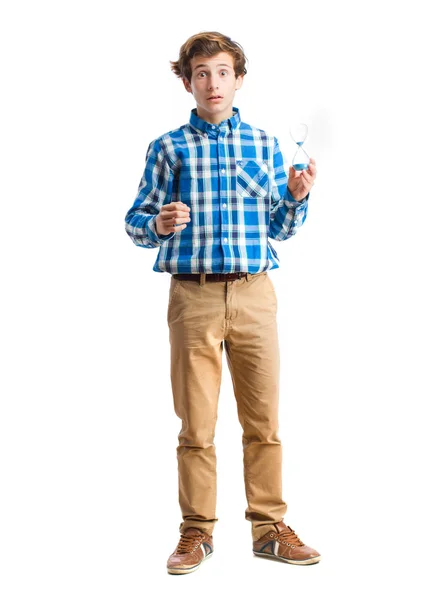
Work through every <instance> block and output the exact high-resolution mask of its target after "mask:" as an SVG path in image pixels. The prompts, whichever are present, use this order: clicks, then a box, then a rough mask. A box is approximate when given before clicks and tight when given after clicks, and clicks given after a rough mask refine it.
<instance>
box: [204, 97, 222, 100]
mask: <svg viewBox="0 0 435 600" xmlns="http://www.w3.org/2000/svg"><path fill="white" fill-rule="evenodd" d="M207 100H222V96H210V97H209V98H207Z"/></svg>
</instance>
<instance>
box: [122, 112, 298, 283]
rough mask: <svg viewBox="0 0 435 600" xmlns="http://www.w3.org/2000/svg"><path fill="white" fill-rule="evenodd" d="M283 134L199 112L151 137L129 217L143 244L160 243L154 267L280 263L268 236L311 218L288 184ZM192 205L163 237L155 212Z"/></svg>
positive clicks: (208, 269) (282, 234) (236, 117)
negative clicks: (179, 225)
mask: <svg viewBox="0 0 435 600" xmlns="http://www.w3.org/2000/svg"><path fill="white" fill-rule="evenodd" d="M287 179H288V175H287V173H286V171H285V169H284V164H283V157H282V154H281V151H280V149H279V145H278V140H277V139H276V138H275V137H273V136H271V135H268V134H267V133H265V132H264V131H262V130H261V129H257V128H255V127H251V126H250V125H248V124H247V123H243V122H242V121H241V120H240V113H239V109H238V108H236V107H233V116H232V117H231V118H229V119H225V120H224V121H222V122H221V123H219V125H213V124H211V123H208V122H206V121H204V120H203V119H201V118H200V117H198V114H197V111H196V108H195V109H193V110H192V111H191V116H190V121H189V123H187V124H186V125H183V126H181V127H180V128H178V129H174V130H173V131H169V132H168V133H165V134H164V135H162V136H160V137H159V138H157V139H155V140H154V141H152V142H151V143H150V145H149V147H148V151H147V155H146V164H145V170H144V173H143V176H142V179H141V181H140V184H139V189H138V193H137V196H136V199H135V201H134V204H133V206H132V207H131V208H130V210H129V211H128V212H127V215H126V217H125V227H126V231H127V233H128V235H129V236H130V237H131V239H132V240H133V242H134V243H135V244H136V245H137V246H141V247H143V248H159V253H158V256H157V260H156V262H155V264H154V266H153V270H154V271H158V272H169V273H201V272H204V273H229V272H237V271H243V272H249V273H259V272H261V271H266V270H271V269H276V268H278V267H279V258H278V255H277V253H276V251H275V249H274V248H273V246H272V245H271V243H270V242H269V240H268V238H271V239H273V240H277V241H282V240H286V239H287V238H289V237H291V236H292V235H294V234H295V233H296V231H297V229H298V228H299V227H300V226H301V225H302V224H303V223H304V221H305V218H306V215H307V209H308V198H309V194H308V195H307V196H306V198H304V199H303V200H302V201H301V202H297V201H296V200H294V198H293V197H292V195H291V194H290V191H289V190H288V188H287ZM177 201H181V202H184V203H185V204H187V205H188V206H189V207H190V215H189V216H190V218H191V221H190V222H189V223H187V227H186V228H185V229H183V230H182V231H177V232H173V233H170V234H169V235H158V234H157V232H156V216H157V215H158V213H159V211H160V208H161V207H162V205H164V204H168V203H169V202H177Z"/></svg>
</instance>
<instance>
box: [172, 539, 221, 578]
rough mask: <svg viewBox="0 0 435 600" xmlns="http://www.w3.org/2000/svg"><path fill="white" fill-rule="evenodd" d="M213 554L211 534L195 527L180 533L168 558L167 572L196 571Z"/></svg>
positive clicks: (177, 573)
mask: <svg viewBox="0 0 435 600" xmlns="http://www.w3.org/2000/svg"><path fill="white" fill-rule="evenodd" d="M212 554H213V536H212V535H208V534H207V533H205V532H204V531H201V530H200V529H197V528H196V527H189V528H188V529H186V530H185V531H183V532H182V533H181V536H180V541H179V542H178V546H177V547H176V549H175V550H174V552H173V553H172V554H171V556H170V557H169V558H168V562H167V565H166V566H167V568H168V573H173V574H174V575H185V574H186V573H192V571H196V569H197V568H198V567H199V565H200V564H201V563H202V562H203V561H204V560H206V559H207V558H209V557H210V556H211V555H212Z"/></svg>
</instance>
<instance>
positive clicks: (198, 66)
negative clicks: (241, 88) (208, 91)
mask: <svg viewBox="0 0 435 600" xmlns="http://www.w3.org/2000/svg"><path fill="white" fill-rule="evenodd" d="M216 66H217V67H228V68H230V69H231V68H232V67H230V65H226V64H225V63H221V64H220V65H216ZM200 67H208V65H205V64H201V65H196V67H195V68H194V69H193V70H194V71H196V69H199V68H200Z"/></svg>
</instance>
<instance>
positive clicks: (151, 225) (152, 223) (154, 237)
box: [148, 215, 175, 244]
mask: <svg viewBox="0 0 435 600" xmlns="http://www.w3.org/2000/svg"><path fill="white" fill-rule="evenodd" d="M156 218H157V215H156V216H155V217H152V218H151V219H149V220H148V231H149V237H150V239H151V241H153V242H154V243H156V244H162V243H163V242H165V241H166V240H170V239H171V238H172V237H174V235H175V231H173V232H172V233H168V234H167V235H159V234H158V233H157V231H156Z"/></svg>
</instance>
